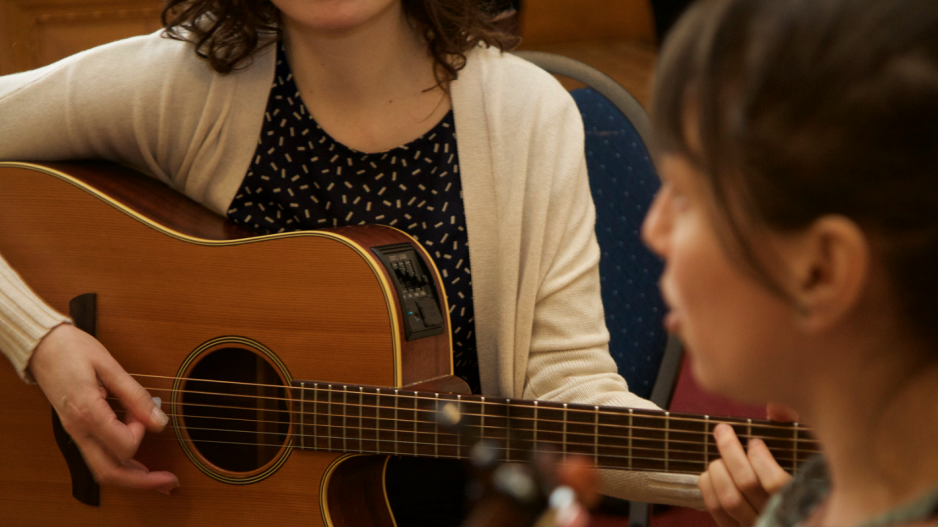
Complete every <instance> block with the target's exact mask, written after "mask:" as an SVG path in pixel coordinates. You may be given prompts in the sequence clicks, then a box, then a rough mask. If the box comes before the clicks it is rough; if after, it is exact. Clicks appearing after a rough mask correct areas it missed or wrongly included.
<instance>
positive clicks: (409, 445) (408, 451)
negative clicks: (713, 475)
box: [152, 426, 808, 468]
mask: <svg viewBox="0 0 938 527" xmlns="http://www.w3.org/2000/svg"><path fill="white" fill-rule="evenodd" d="M167 428H173V427H172V426H168V427H167ZM382 431H386V432H391V430H382ZM249 433H252V434H253V433H255V432H249ZM399 433H402V434H403V433H413V432H406V431H400V432H399ZM273 434H274V435H279V436H282V437H284V441H283V442H281V443H257V442H254V443H252V442H244V441H219V440H211V439H193V438H191V437H190V438H188V439H187V441H190V442H192V443H211V444H221V445H242V446H253V447H268V448H278V449H279V448H281V447H282V446H283V445H284V444H285V443H286V440H287V439H295V438H297V437H301V436H300V435H298V434H276V433H273ZM302 437H304V438H312V439H313V440H316V441H317V442H318V441H328V440H330V439H331V440H335V441H337V442H338V441H345V442H346V444H347V443H348V442H349V441H351V442H360V443H361V445H359V446H360V447H361V448H354V447H348V446H346V448H344V449H343V448H328V447H320V445H318V443H317V444H316V445H315V447H312V448H305V450H313V451H325V452H344V453H369V454H398V455H412V456H417V457H436V456H431V455H429V454H426V455H420V453H415V452H414V449H415V448H419V447H444V448H445V447H449V448H454V449H456V450H457V452H463V451H464V450H465V449H467V448H469V449H470V450H471V447H470V445H468V444H463V445H459V444H444V443H429V442H420V441H406V440H393V439H369V438H357V437H346V436H341V435H303V436H302ZM152 439H153V440H157V441H173V442H175V441H176V439H172V438H166V437H158V436H153V437H152ZM487 439H491V438H487ZM369 442H373V443H375V447H376V448H380V445H381V444H387V443H389V444H393V445H395V448H394V449H393V450H392V449H385V450H368V449H365V448H364V444H365V443H369ZM529 443H532V444H534V443H533V441H529ZM397 445H403V446H404V447H405V448H403V449H402V448H397ZM535 446H540V447H543V446H552V447H555V448H556V449H557V452H563V449H562V448H561V447H562V446H563V443H560V442H557V441H538V442H537V443H536V444H535ZM582 446H586V447H589V448H588V449H584V451H582V452H571V451H569V449H568V450H567V451H566V454H568V455H582V456H586V457H593V458H605V459H607V460H617V461H622V462H628V461H630V460H631V461H649V462H664V461H665V460H666V459H667V461H668V462H669V463H674V464H678V463H685V464H703V463H706V462H708V461H709V460H711V459H716V458H717V457H718V453H716V452H714V453H712V454H710V455H707V454H704V453H702V452H694V453H693V454H694V455H695V456H696V457H695V458H694V459H673V458H665V457H663V456H662V457H647V456H640V455H635V454H634V450H639V451H645V452H665V450H658V449H649V448H634V449H633V453H632V454H629V455H616V454H602V453H600V454H594V452H593V451H592V447H593V445H592V444H586V445H582ZM568 447H569V444H568ZM294 448H297V447H296V446H295V445H294ZM491 448H493V449H495V450H497V451H499V452H505V453H507V452H518V453H526V452H532V451H534V450H535V449H534V448H529V449H525V448H508V447H507V446H501V445H498V446H494V447H491ZM612 448H616V447H612ZM618 448H624V449H627V447H618ZM586 450H590V451H589V452H587V451H586ZM672 453H674V452H673V451H672ZM440 457H442V456H440ZM468 457H470V455H459V454H458V458H457V459H459V458H468ZM512 457H515V456H512ZM807 457H808V456H805V457H804V458H798V459H797V460H795V462H796V464H797V463H802V462H804V461H805V460H806V459H807ZM506 459H507V458H506ZM776 459H777V460H779V461H783V462H787V464H789V465H790V464H791V461H792V458H776ZM610 466H617V467H619V468H621V466H620V465H610Z"/></svg>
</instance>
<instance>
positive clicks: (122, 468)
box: [75, 438, 179, 494]
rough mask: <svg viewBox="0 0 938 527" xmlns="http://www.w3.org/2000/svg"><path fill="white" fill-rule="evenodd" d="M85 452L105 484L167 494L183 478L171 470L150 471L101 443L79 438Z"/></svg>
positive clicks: (92, 468)
mask: <svg viewBox="0 0 938 527" xmlns="http://www.w3.org/2000/svg"><path fill="white" fill-rule="evenodd" d="M75 443H76V444H78V448H79V449H80V450H81V455H82V457H83V458H84V460H85V462H86V463H87V464H88V467H89V468H90V469H91V472H92V474H94V479H95V481H97V482H98V483H100V484H102V485H116V486H120V487H127V488H132V489H145V490H156V491H158V492H162V493H163V494H169V492H170V491H171V490H172V489H174V488H176V487H178V486H179V479H178V478H176V476H175V475H173V474H172V473H170V472H150V471H149V470H147V468H146V467H145V466H143V464H141V463H140V462H138V461H134V460H128V461H123V462H122V461H121V460H119V459H117V458H116V457H115V456H114V455H113V454H112V453H110V452H108V451H107V450H106V449H105V448H104V447H103V446H102V445H101V444H100V443H97V442H96V441H94V440H93V439H90V438H86V439H84V440H83V441H81V442H79V441H78V440H76V441H75Z"/></svg>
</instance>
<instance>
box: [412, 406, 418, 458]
mask: <svg viewBox="0 0 938 527" xmlns="http://www.w3.org/2000/svg"><path fill="white" fill-rule="evenodd" d="M417 395H418V393H417V392H414V438H413V441H414V456H416V455H417V443H418V442H419V441H417Z"/></svg>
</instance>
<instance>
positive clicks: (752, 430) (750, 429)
mask: <svg viewBox="0 0 938 527" xmlns="http://www.w3.org/2000/svg"><path fill="white" fill-rule="evenodd" d="M145 389H147V390H149V391H153V392H160V391H172V389H171V388H156V387H147V388H145ZM183 393H185V394H202V395H211V396H223V397H240V398H244V399H249V400H257V399H262V400H268V401H278V402H290V401H292V402H299V401H298V400H295V399H282V398H270V397H257V396H252V395H242V394H230V393H216V392H201V391H184V392H183ZM338 393H342V394H345V395H353V396H354V395H359V392H338ZM364 395H368V394H364ZM109 400H116V399H114V398H109ZM409 400H411V401H412V400H414V399H413V398H411V399H409ZM424 400H428V401H437V402H439V401H438V400H436V399H424ZM440 401H445V402H451V401H449V400H440ZM304 402H305V403H307V404H310V405H313V404H326V405H333V406H338V407H341V408H342V409H343V411H344V413H345V415H346V417H357V416H353V415H349V414H348V410H347V409H348V408H356V407H357V408H359V413H364V412H363V409H375V410H376V411H380V410H382V409H383V410H395V409H396V410H399V411H405V412H419V413H422V414H434V415H435V414H438V413H439V411H438V410H434V409H423V408H413V407H410V408H402V407H400V406H396V407H395V406H374V405H368V404H364V403H361V402H359V403H348V402H345V403H343V402H340V401H332V402H329V401H318V400H317V401H309V400H307V401H304ZM463 402H465V401H463ZM177 404H182V405H186V406H190V407H199V406H200V407H207V408H224V409H230V410H246V411H257V410H258V408H257V407H243V406H228V405H212V404H205V403H186V402H180V403H177ZM467 404H473V403H467ZM475 404H479V405H483V404H488V403H487V402H486V403H482V402H479V403H475ZM493 404H494V403H493ZM508 408H509V409H510V408H518V407H516V406H509V407H508ZM523 408H529V409H533V408H535V407H534V406H529V407H523ZM537 408H538V409H539V410H540V411H544V410H545V408H544V407H537ZM483 410H484V408H483ZM546 410H547V411H550V410H554V411H557V412H563V409H555V408H546ZM264 411H267V412H275V413H286V414H299V413H300V412H295V411H292V410H289V409H283V410H281V409H277V408H266V409H264ZM302 413H303V415H323V416H328V415H334V414H335V413H333V414H329V413H325V414H323V413H319V414H317V413H314V412H310V411H304V412H302ZM460 415H463V416H467V417H488V418H490V419H512V420H519V421H534V419H533V418H529V417H523V416H511V417H508V416H507V415H506V416H501V415H492V414H490V413H481V414H476V413H471V412H460ZM580 415H587V416H590V417H595V411H594V412H588V411H584V412H580ZM600 415H604V414H602V413H600ZM605 415H614V416H618V417H627V416H628V414H627V413H626V414H605ZM635 417H645V415H639V414H635ZM537 421H538V422H544V423H561V424H562V423H564V422H565V421H563V420H557V419H538V420H537ZM418 422H424V421H418ZM426 422H430V421H426ZM699 422H701V423H708V424H712V425H717V424H720V423H721V422H723V421H720V420H719V419H711V420H708V421H705V420H700V421H699ZM566 423H567V424H568V425H569V424H573V425H581V426H594V424H595V422H585V421H571V420H570V419H569V415H568V419H567V420H566ZM726 424H729V425H733V424H734V423H732V422H727V423H726ZM735 424H736V425H737V426H745V427H746V428H747V433H743V434H741V435H742V436H743V437H745V438H748V439H762V440H768V441H787V442H793V441H794V439H793V438H792V437H775V436H767V435H761V434H760V433H759V432H760V431H765V430H767V429H768V430H772V429H777V428H775V427H772V426H764V425H761V424H758V422H754V423H752V424H751V425H750V424H749V423H735ZM599 426H602V427H604V428H605V429H607V430H608V429H613V430H615V429H623V430H629V429H632V430H649V431H660V429H657V428H652V427H643V426H638V425H622V424H615V423H600V424H599ZM783 430H785V431H786V432H788V431H791V432H794V431H795V428H794V427H789V428H787V429H785V428H783ZM798 431H799V432H804V431H805V429H804V428H798ZM669 432H672V433H679V434H688V435H707V436H709V435H710V432H709V431H705V430H679V429H674V428H670V429H669ZM765 433H767V432H765ZM609 437H618V436H609ZM798 442H799V443H802V442H804V443H810V442H813V440H811V439H808V438H802V437H799V438H798Z"/></svg>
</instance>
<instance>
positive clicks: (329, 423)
mask: <svg viewBox="0 0 938 527" xmlns="http://www.w3.org/2000/svg"><path fill="white" fill-rule="evenodd" d="M327 388H328V389H329V402H327V403H326V413H327V414H328V415H327V416H326V423H327V424H326V433H327V434H328V439H327V441H328V450H330V451H331V450H332V434H333V430H332V385H331V384H330V385H328V386H327Z"/></svg>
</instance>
